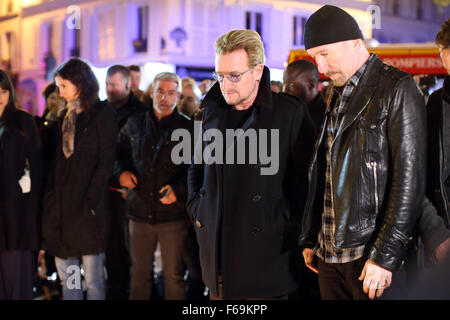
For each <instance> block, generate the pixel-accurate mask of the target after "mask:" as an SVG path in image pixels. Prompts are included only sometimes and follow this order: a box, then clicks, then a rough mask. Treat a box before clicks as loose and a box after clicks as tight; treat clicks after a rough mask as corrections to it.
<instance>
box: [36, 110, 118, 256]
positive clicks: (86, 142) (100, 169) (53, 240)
mask: <svg viewBox="0 0 450 320" xmlns="http://www.w3.org/2000/svg"><path fill="white" fill-rule="evenodd" d="M62 121H63V118H61V119H60V121H59V129H58V147H57V151H56V155H55V158H54V161H53V164H52V167H51V169H50V176H49V178H48V185H47V188H46V189H47V190H46V193H45V196H44V211H43V217H42V236H43V245H44V248H45V249H47V250H48V251H49V253H50V254H52V255H54V256H57V257H60V258H68V257H79V256H82V255H90V254H99V253H102V252H104V251H105V247H106V242H107V233H108V225H107V221H108V219H107V214H108V212H109V210H108V201H107V192H108V180H109V178H110V176H111V174H112V168H113V163H114V159H115V152H116V138H117V120H116V116H115V114H114V111H113V110H112V107H111V106H110V105H109V104H107V103H105V102H98V103H97V104H96V105H94V106H93V108H92V110H91V111H90V113H89V114H87V113H86V111H84V112H82V113H80V114H79V115H78V117H77V122H76V132H75V148H74V153H73V154H72V155H71V156H70V157H69V158H68V159H66V158H65V156H64V154H63V151H62V132H61V127H62Z"/></svg>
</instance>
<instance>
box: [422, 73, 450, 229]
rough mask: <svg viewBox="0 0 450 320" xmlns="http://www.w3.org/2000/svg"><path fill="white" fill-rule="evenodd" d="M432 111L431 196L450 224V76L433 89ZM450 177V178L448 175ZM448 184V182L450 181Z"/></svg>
mask: <svg viewBox="0 0 450 320" xmlns="http://www.w3.org/2000/svg"><path fill="white" fill-rule="evenodd" d="M427 114H428V159H429V160H428V181H427V182H428V184H427V196H428V197H429V199H430V200H431V202H432V203H433V205H434V206H435V207H436V209H437V210H438V213H439V215H440V216H441V217H442V218H443V219H444V221H445V224H446V226H447V228H449V227H450V213H449V206H448V201H449V196H450V195H449V194H447V190H448V189H449V187H448V186H447V187H446V185H445V183H446V181H445V179H446V177H445V176H444V175H445V174H446V173H448V172H450V167H449V164H450V161H448V160H447V159H448V157H449V156H450V76H447V77H446V78H445V80H444V86H443V87H442V88H441V89H439V90H437V91H435V92H433V94H432V95H431V96H430V98H429V99H428V103H427ZM447 179H449V178H447ZM447 184H448V182H447Z"/></svg>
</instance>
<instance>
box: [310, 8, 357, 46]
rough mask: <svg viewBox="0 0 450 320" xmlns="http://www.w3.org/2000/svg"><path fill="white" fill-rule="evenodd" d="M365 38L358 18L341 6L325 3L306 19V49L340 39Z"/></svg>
mask: <svg viewBox="0 0 450 320" xmlns="http://www.w3.org/2000/svg"><path fill="white" fill-rule="evenodd" d="M353 39H364V37H363V35H362V33H361V30H360V29H359V26H358V23H357V22H356V20H355V19H354V18H353V17H352V16H351V15H349V14H348V13H347V12H345V11H344V10H342V9H341V8H338V7H335V6H330V5H325V6H323V7H322V8H320V9H319V10H317V11H316V12H314V13H313V14H312V15H311V16H310V17H309V19H308V21H306V24H305V32H304V38H303V40H304V43H305V49H306V50H308V49H310V48H314V47H318V46H321V45H324V44H330V43H335V42H340V41H346V40H353Z"/></svg>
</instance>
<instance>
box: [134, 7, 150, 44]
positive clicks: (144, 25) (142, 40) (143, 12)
mask: <svg viewBox="0 0 450 320" xmlns="http://www.w3.org/2000/svg"><path fill="white" fill-rule="evenodd" d="M147 36H148V6H142V7H138V8H137V37H136V39H134V40H133V48H134V52H146V51H147Z"/></svg>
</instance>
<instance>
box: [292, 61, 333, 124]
mask: <svg viewBox="0 0 450 320" xmlns="http://www.w3.org/2000/svg"><path fill="white" fill-rule="evenodd" d="M283 83H284V84H283V92H285V93H288V94H290V95H293V96H295V97H297V98H299V99H300V100H302V101H303V102H304V103H306V104H307V105H308V111H309V114H310V116H311V118H312V120H313V122H314V128H315V129H316V132H319V131H320V128H321V126H322V122H323V117H324V114H325V108H326V105H325V102H324V101H323V99H322V95H321V94H320V92H319V71H318V70H317V67H316V65H315V64H314V63H312V62H311V61H308V60H296V61H294V62H291V63H290V64H289V65H288V66H287V67H286V70H285V71H284V75H283Z"/></svg>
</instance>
